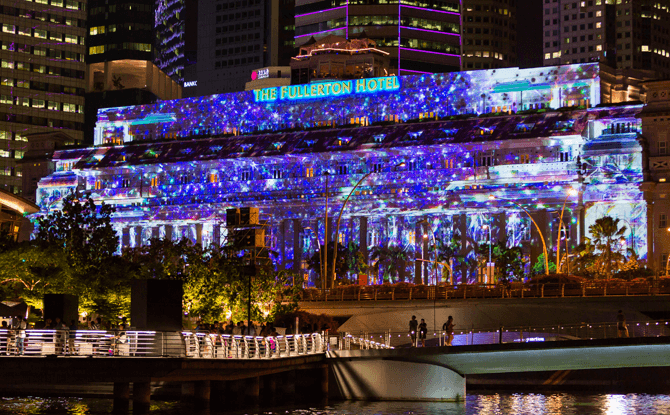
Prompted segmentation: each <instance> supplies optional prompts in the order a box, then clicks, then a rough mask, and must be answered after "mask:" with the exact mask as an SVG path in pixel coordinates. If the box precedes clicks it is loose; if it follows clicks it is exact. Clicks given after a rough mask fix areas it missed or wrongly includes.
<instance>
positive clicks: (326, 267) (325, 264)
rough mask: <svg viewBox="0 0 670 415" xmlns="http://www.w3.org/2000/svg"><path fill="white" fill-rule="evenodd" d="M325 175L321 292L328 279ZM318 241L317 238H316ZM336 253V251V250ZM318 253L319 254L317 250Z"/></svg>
mask: <svg viewBox="0 0 670 415" xmlns="http://www.w3.org/2000/svg"><path fill="white" fill-rule="evenodd" d="M325 175H326V212H325V217H324V219H323V244H324V245H325V247H324V248H325V249H324V250H323V277H322V278H321V287H322V288H323V291H324V292H325V291H326V279H327V278H328V176H330V173H328V172H327V171H326V172H325ZM317 239H318V237H317ZM336 251H337V249H336ZM319 252H321V251H320V250H319Z"/></svg>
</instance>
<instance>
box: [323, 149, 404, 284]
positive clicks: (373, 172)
mask: <svg viewBox="0 0 670 415" xmlns="http://www.w3.org/2000/svg"><path fill="white" fill-rule="evenodd" d="M404 166H405V162H404V161H403V162H402V163H398V164H396V165H395V166H394V167H393V168H392V169H391V171H393V170H395V169H396V168H397V167H404ZM375 173H379V171H374V170H373V171H371V172H368V173H366V174H365V175H364V176H363V177H361V178H360V180H359V181H358V182H357V183H356V184H355V185H354V188H353V189H351V192H349V194H348V195H347V198H346V199H344V203H342V209H340V214H339V215H338V216H337V226H336V228H335V238H336V240H335V248H334V249H333V273H332V274H331V275H332V278H331V282H332V285H333V286H334V285H335V264H337V245H338V243H339V242H340V220H341V219H342V213H344V208H345V207H346V206H347V202H348V201H349V198H350V197H351V195H352V194H354V191H356V188H357V187H358V186H360V184H361V183H363V180H365V179H367V178H368V176H370V175H372V174H375ZM326 200H327V199H326ZM326 250H328V247H327V246H326ZM324 262H325V263H326V264H327V263H328V262H326V261H324Z"/></svg>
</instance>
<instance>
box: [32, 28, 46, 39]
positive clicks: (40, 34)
mask: <svg viewBox="0 0 670 415" xmlns="http://www.w3.org/2000/svg"><path fill="white" fill-rule="evenodd" d="M33 36H34V37H36V38H39V39H46V38H47V31H46V30H41V29H35V33H34V34H33Z"/></svg>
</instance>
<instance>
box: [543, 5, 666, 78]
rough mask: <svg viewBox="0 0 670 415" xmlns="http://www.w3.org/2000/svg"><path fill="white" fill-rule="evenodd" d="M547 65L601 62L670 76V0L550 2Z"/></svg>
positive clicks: (546, 9) (546, 28)
mask: <svg viewBox="0 0 670 415" xmlns="http://www.w3.org/2000/svg"><path fill="white" fill-rule="evenodd" d="M544 3H545V4H544V16H543V19H544V35H543V38H544V65H545V66H547V65H560V64H570V63H580V62H592V61H602V62H603V63H606V64H607V65H608V66H610V67H612V68H614V69H641V70H652V71H654V72H655V74H656V76H657V77H659V78H668V77H670V14H669V13H668V11H669V8H670V1H669V0H653V1H652V0H635V1H631V0H624V1H622V0H617V1H614V0H588V1H576V0H545V2H544Z"/></svg>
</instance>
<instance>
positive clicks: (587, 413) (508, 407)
mask: <svg viewBox="0 0 670 415" xmlns="http://www.w3.org/2000/svg"><path fill="white" fill-rule="evenodd" d="M111 406H112V401H111V399H93V398H39V397H28V398H17V397H2V398H0V415H10V414H11V415H103V414H105V415H106V414H110V413H111ZM129 414H132V411H130V412H129ZM150 414H151V415H219V414H229V415H242V414H249V415H478V414H492V415H497V414H500V415H559V414H560V415H563V414H566V415H591V414H593V415H595V414H598V415H627V414H631V415H632V414H635V415H656V414H659V415H660V414H670V396H669V395H651V394H623V395H616V394H575V393H487V394H469V395H468V396H467V398H466V401H465V402H460V403H437V402H351V401H345V402H333V403H331V404H330V405H328V406H325V407H324V406H313V405H300V404H296V405H293V406H278V407H274V408H271V409H270V408H262V409H246V410H233V411H227V410H226V408H225V405H221V404H218V405H212V408H210V409H200V408H196V407H194V406H193V405H191V404H188V403H181V402H166V401H153V402H152V404H151V409H150Z"/></svg>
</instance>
